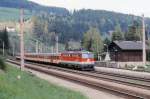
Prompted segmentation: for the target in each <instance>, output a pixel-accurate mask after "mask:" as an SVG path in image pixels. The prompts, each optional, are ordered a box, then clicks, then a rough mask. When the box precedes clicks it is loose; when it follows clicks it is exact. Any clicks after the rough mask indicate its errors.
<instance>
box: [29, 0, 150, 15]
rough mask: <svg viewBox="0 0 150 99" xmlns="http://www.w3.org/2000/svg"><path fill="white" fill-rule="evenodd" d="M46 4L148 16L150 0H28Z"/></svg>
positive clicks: (69, 8)
mask: <svg viewBox="0 0 150 99" xmlns="http://www.w3.org/2000/svg"><path fill="white" fill-rule="evenodd" d="M30 1H34V2H36V3H39V4H42V5H46V6H56V7H64V8H67V9H68V10H74V9H82V8H85V9H98V10H108V11H115V12H121V13H125V14H134V15H139V16H141V15H142V14H144V15H145V16H146V17H150V0H30Z"/></svg>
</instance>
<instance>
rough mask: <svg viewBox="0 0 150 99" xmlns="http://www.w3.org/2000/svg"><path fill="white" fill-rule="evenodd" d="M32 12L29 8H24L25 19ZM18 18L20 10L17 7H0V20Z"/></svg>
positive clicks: (14, 19) (15, 19)
mask: <svg viewBox="0 0 150 99" xmlns="http://www.w3.org/2000/svg"><path fill="white" fill-rule="evenodd" d="M31 16H32V13H31V12H30V11H29V10H24V17H25V19H29V18H30V17H31ZM19 18H20V10H19V9H17V8H8V7H0V22H5V21H18V20H19Z"/></svg>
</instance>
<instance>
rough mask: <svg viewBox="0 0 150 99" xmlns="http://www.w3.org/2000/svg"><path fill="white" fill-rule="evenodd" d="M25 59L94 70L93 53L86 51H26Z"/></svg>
mask: <svg viewBox="0 0 150 99" xmlns="http://www.w3.org/2000/svg"><path fill="white" fill-rule="evenodd" d="M17 58H20V57H17ZM25 60H27V61H34V62H41V63H50V64H55V65H58V66H61V67H65V68H72V69H79V70H94V64H95V61H94V55H93V54H92V53H91V52H87V51H66V52H62V53H58V54H55V53H53V54H52V53H38V54H37V53H26V54H25Z"/></svg>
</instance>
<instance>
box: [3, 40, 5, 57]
mask: <svg viewBox="0 0 150 99" xmlns="http://www.w3.org/2000/svg"><path fill="white" fill-rule="evenodd" d="M4 55H5V43H4V41H3V56H4Z"/></svg>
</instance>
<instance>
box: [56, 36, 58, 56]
mask: <svg viewBox="0 0 150 99" xmlns="http://www.w3.org/2000/svg"><path fill="white" fill-rule="evenodd" d="M56 53H57V54H58V35H57V36H56Z"/></svg>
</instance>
